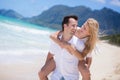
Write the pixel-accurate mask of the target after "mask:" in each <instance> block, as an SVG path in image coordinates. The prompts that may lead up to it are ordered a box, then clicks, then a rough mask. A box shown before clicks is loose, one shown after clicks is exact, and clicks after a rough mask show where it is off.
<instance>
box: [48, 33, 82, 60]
mask: <svg viewBox="0 0 120 80" xmlns="http://www.w3.org/2000/svg"><path fill="white" fill-rule="evenodd" d="M60 33H61V32H56V33H54V34H52V35H50V38H51V39H52V40H53V41H54V42H56V43H57V44H58V45H59V46H60V47H61V48H65V49H67V50H68V52H70V53H71V54H73V55H75V56H76V57H77V58H78V59H79V60H83V59H84V58H83V56H82V53H80V52H79V51H78V50H77V49H76V48H75V47H74V46H72V45H70V44H69V43H66V42H63V41H61V40H59V39H58V38H57V36H58V35H59V34H60Z"/></svg>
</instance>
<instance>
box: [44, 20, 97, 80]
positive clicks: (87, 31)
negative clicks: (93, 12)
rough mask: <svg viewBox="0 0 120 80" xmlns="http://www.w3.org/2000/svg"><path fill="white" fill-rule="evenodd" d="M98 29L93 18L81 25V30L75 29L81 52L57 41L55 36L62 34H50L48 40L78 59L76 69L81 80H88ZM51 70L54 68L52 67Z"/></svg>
mask: <svg viewBox="0 0 120 80" xmlns="http://www.w3.org/2000/svg"><path fill="white" fill-rule="evenodd" d="M98 28H99V24H98V22H97V21H96V20H95V19H93V18H89V19H88V20H87V21H86V22H85V23H84V24H83V25H82V27H81V28H78V29H77V31H76V33H75V36H76V37H78V38H79V39H78V40H79V46H80V48H81V47H83V49H82V51H78V50H77V49H76V47H75V46H74V45H71V44H69V43H66V42H64V41H61V40H59V39H58V38H57V36H58V35H60V34H62V32H56V33H55V34H52V35H51V36H50V38H51V39H52V40H53V41H54V42H56V43H57V44H58V45H59V46H60V47H61V48H65V49H66V50H68V52H69V53H71V55H74V56H76V57H77V58H78V59H79V64H78V69H79V71H80V72H81V75H82V80H90V71H89V68H90V65H91V59H92V57H91V52H92V50H93V49H94V47H95V44H96V42H97V40H98ZM83 43H84V45H83ZM83 59H84V60H83ZM50 63H53V61H51V62H50ZM71 65H72V64H71ZM47 66H49V67H50V65H47ZM51 68H54V67H53V65H52V67H51ZM46 70H47V69H46ZM49 70H50V69H49ZM51 70H52V69H51ZM42 72H44V71H42ZM42 74H44V73H42ZM45 76H47V75H45Z"/></svg>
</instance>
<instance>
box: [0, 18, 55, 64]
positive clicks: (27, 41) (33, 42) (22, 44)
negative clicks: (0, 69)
mask: <svg viewBox="0 0 120 80" xmlns="http://www.w3.org/2000/svg"><path fill="white" fill-rule="evenodd" d="M55 31H56V30H53V29H50V28H46V27H44V26H37V25H33V24H30V23H26V22H23V21H20V20H16V19H12V18H8V17H3V16H0V64H2V63H4V64H11V63H19V62H26V61H28V62H30V61H31V58H35V57H33V56H40V55H44V54H47V52H48V51H49V44H50V38H49V35H50V34H51V33H54V32H55Z"/></svg>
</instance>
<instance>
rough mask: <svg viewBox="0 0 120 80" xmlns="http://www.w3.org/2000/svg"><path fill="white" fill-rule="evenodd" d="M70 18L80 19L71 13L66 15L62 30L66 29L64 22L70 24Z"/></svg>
mask: <svg viewBox="0 0 120 80" xmlns="http://www.w3.org/2000/svg"><path fill="white" fill-rule="evenodd" d="M70 18H73V19H75V20H76V21H77V20H78V17H77V16H76V15H69V16H65V17H64V19H63V21H62V31H64V26H63V25H64V24H68V23H69V19H70Z"/></svg>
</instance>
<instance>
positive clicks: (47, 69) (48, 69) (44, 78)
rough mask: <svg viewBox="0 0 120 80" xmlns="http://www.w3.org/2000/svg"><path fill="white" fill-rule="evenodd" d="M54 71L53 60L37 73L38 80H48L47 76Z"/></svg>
mask: <svg viewBox="0 0 120 80" xmlns="http://www.w3.org/2000/svg"><path fill="white" fill-rule="evenodd" d="M54 69H55V62H54V59H51V60H49V61H48V62H47V63H46V64H45V65H44V66H43V67H42V68H41V70H40V71H39V73H38V75H39V79H40V80H48V77H47V76H48V75H49V74H50V72H52V71H53V70H54Z"/></svg>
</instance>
